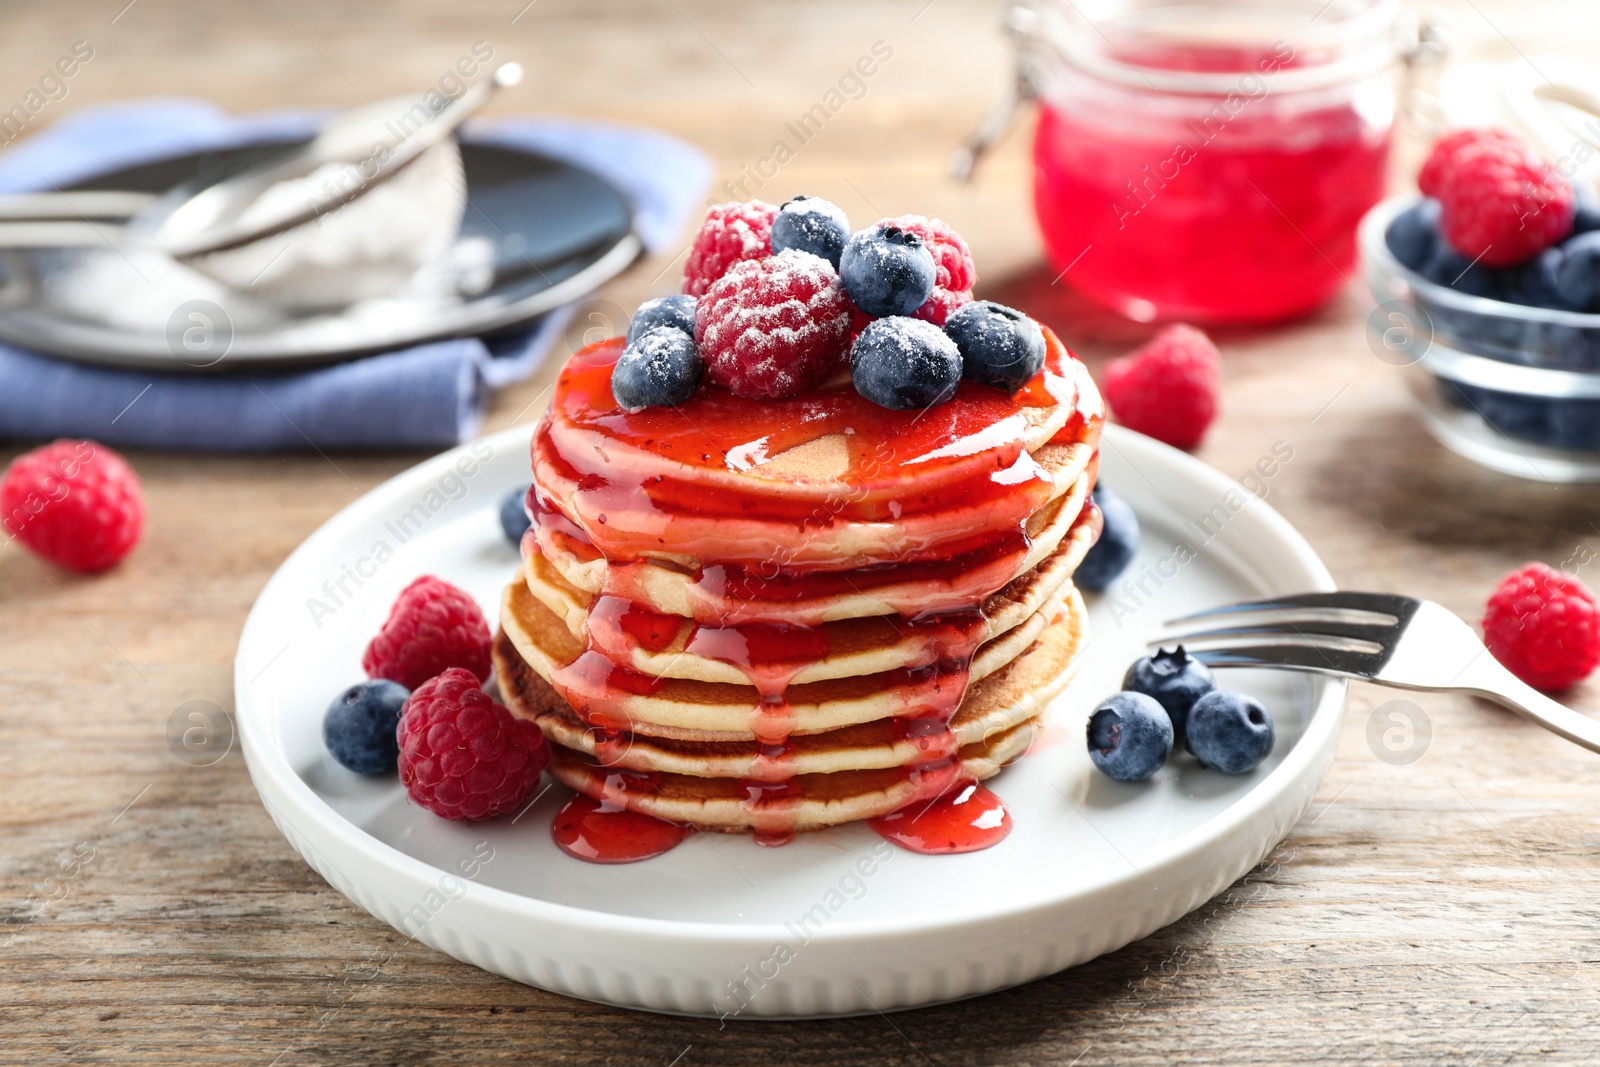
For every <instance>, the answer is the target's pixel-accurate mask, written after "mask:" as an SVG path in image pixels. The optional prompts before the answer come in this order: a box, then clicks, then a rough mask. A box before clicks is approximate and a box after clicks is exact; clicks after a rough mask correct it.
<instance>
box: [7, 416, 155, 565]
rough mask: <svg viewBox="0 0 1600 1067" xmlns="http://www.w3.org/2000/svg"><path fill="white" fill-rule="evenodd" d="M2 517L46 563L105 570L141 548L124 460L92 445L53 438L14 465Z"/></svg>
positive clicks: (138, 497) (132, 479)
mask: <svg viewBox="0 0 1600 1067" xmlns="http://www.w3.org/2000/svg"><path fill="white" fill-rule="evenodd" d="M0 516H3V517H4V522H5V528H6V530H7V531H9V532H10V533H11V535H12V536H13V537H15V538H16V539H17V540H19V541H21V542H22V543H23V544H25V545H27V546H28V547H29V548H31V549H33V550H34V551H35V552H37V553H38V554H39V555H41V556H43V557H44V558H45V559H47V560H49V561H50V562H52V563H55V564H58V565H60V566H62V567H66V568H68V569H69V570H75V571H82V572H84V573H86V574H89V573H93V572H95V571H103V570H105V569H106V568H107V567H110V566H111V565H113V564H114V563H116V562H117V561H118V560H120V559H122V557H123V556H126V555H127V554H128V553H129V552H131V551H133V546H134V545H136V544H138V543H139V535H140V534H141V533H142V532H143V531H144V497H143V494H142V493H141V492H140V489H139V477H138V475H136V474H134V473H133V468H132V467H129V466H128V464H127V461H125V460H124V459H123V458H122V457H121V456H119V455H117V454H116V453H115V452H113V451H111V449H109V448H107V447H106V446H105V445H100V444H96V443H94V442H93V441H57V442H55V443H54V444H49V445H45V446H44V447H43V448H40V449H36V450H34V451H32V452H28V453H26V454H24V455H21V456H18V457H17V458H16V459H14V460H12V462H11V466H9V467H7V468H6V473H5V477H4V479H3V480H0Z"/></svg>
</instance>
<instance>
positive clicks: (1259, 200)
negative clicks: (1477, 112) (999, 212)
mask: <svg viewBox="0 0 1600 1067" xmlns="http://www.w3.org/2000/svg"><path fill="white" fill-rule="evenodd" d="M1224 51H1227V52H1228V53H1229V54H1221V53H1222V52H1224ZM1238 51H1239V50H1221V49H1217V48H1209V49H1198V48H1172V49H1170V50H1169V51H1167V52H1165V53H1163V54H1151V53H1149V52H1147V53H1145V54H1141V55H1139V56H1138V58H1137V62H1138V63H1139V64H1140V66H1141V67H1145V68H1152V67H1154V68H1159V69H1161V70H1165V71H1176V70H1191V71H1192V70H1200V71H1210V72H1218V71H1221V72H1231V71H1234V70H1237V71H1240V72H1241V74H1240V78H1241V86H1242V89H1241V91H1240V92H1239V93H1231V94H1228V96H1227V97H1226V98H1223V97H1217V96H1210V95H1196V96H1193V97H1185V96H1183V95H1181V94H1178V93H1171V94H1155V93H1143V94H1141V93H1138V92H1129V91H1124V92H1120V93H1112V94H1110V95H1109V96H1105V95H1101V94H1097V93H1094V92H1089V91H1086V92H1085V93H1084V94H1083V95H1082V96H1080V97H1078V98H1076V99H1073V100H1071V101H1067V102H1063V103H1062V104H1061V106H1056V105H1054V104H1052V103H1051V102H1050V101H1049V100H1046V101H1044V102H1042V103H1041V106H1040V109H1039V122H1038V127H1037V131H1036V133H1035V139H1034V162H1035V169H1034V173H1035V184H1034V206H1035V209H1036V211H1037V213H1038V217H1039V227H1040V230H1041V231H1042V233H1043V236H1044V241H1045V246H1046V249H1047V250H1048V252H1049V256H1050V260H1051V262H1052V263H1053V264H1054V266H1055V270H1057V271H1064V272H1066V278H1065V281H1067V282H1068V283H1069V284H1071V285H1072V286H1073V287H1074V288H1076V289H1078V290H1080V291H1081V292H1083V293H1085V294H1086V295H1088V296H1089V297H1091V298H1093V299H1094V300H1095V301H1097V302H1099V303H1102V304H1105V305H1107V306H1109V307H1111V308H1114V309H1115V310H1117V311H1119V312H1121V313H1122V314H1124V315H1127V316H1128V317H1130V318H1134V319H1137V320H1140V321H1150V320H1153V319H1164V320H1171V319H1186V320H1190V321H1196V322H1212V323H1217V322H1240V323H1243V322H1268V321H1273V320H1278V319H1284V318H1288V317H1291V316H1294V315H1297V314H1300V313H1303V312H1306V311H1309V310H1310V309H1312V308H1314V307H1316V306H1318V305H1319V304H1321V303H1322V302H1324V301H1325V300H1327V299H1328V298H1329V297H1330V296H1332V295H1333V294H1334V293H1335V292H1336V291H1337V290H1338V289H1339V288H1340V286H1342V285H1343V284H1344V282H1345V281H1346V280H1347V279H1348V278H1349V277H1351V276H1352V275H1353V274H1354V264H1355V260H1356V246H1355V239H1356V238H1355V233H1356V224H1357V223H1358V222H1359V221H1360V219H1361V216H1362V215H1363V214H1364V213H1365V212H1366V211H1367V209H1368V208H1370V207H1371V206H1372V205H1373V204H1376V203H1377V202H1378V201H1379V200H1380V199H1381V198H1382V196H1383V188H1384V172H1385V166H1386V161H1387V158H1388V152H1389V142H1390V133H1391V129H1392V125H1393V123H1392V111H1393V99H1392V95H1385V94H1388V93H1390V90H1389V89H1388V88H1387V86H1386V85H1378V84H1372V85H1361V84H1358V85H1356V86H1353V87H1343V90H1342V91H1334V92H1321V91H1307V92H1298V93H1288V92H1279V91H1277V88H1276V86H1275V85H1274V81H1273V79H1274V78H1275V77H1277V78H1281V77H1283V76H1284V75H1285V74H1287V73H1288V72H1289V71H1290V70H1291V69H1294V68H1296V67H1297V65H1299V62H1300V60H1299V57H1294V56H1293V55H1292V53H1291V55H1290V56H1288V57H1284V56H1281V55H1278V54H1274V53H1272V52H1263V53H1261V54H1259V55H1242V54H1233V53H1236V52H1238ZM1202 53H1204V54H1202ZM1246 78H1249V80H1248V82H1246V81H1245V79H1246ZM1279 84H1282V83H1279ZM1336 88H1337V87H1336Z"/></svg>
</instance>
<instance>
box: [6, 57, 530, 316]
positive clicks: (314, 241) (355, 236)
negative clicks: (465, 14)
mask: <svg viewBox="0 0 1600 1067" xmlns="http://www.w3.org/2000/svg"><path fill="white" fill-rule="evenodd" d="M521 79H522V68H521V67H520V66H519V65H518V64H516V63H505V64H502V65H501V66H499V67H497V68H496V69H495V70H494V72H493V73H492V74H491V75H490V76H489V77H488V78H485V79H484V80H483V81H481V82H478V83H477V84H475V85H473V86H471V87H469V88H468V89H466V90H465V91H463V92H462V93H461V94H460V95H458V96H456V97H455V98H454V99H448V98H445V97H443V96H442V95H441V94H439V93H438V92H437V91H430V92H429V93H427V94H423V95H419V96H407V97H398V98H395V99H391V100H385V101H380V102H378V103H374V104H369V105H365V106H363V107H359V108H354V109H351V110H349V111H344V112H341V113H339V114H337V115H335V116H334V117H332V118H331V119H329V120H328V121H327V123H325V124H324V125H323V126H322V128H321V129H319V130H318V132H317V134H316V136H314V137H313V138H311V140H310V141H308V142H306V143H305V144H303V145H299V146H296V147H293V148H290V149H287V150H285V151H284V152H283V153H281V154H279V155H276V156H274V157H271V158H269V159H267V160H265V161H262V162H257V163H255V164H254V165H252V166H249V167H247V168H245V169H243V170H240V171H238V172H236V173H234V174H231V175H228V176H226V177H224V178H223V179H222V180H220V181H212V182H203V181H199V180H194V181H189V182H185V183H182V184H180V185H178V186H176V187H174V188H173V189H171V190H169V191H168V192H166V193H165V194H163V195H160V196H155V197H152V196H150V195H149V194H147V193H138V192H119V191H105V192H98V191H97V192H57V193H44V194H23V195H19V196H14V197H8V198H4V199H0V219H4V220H13V221H5V222H0V247H9V248H39V247H58V246H59V247H95V246H111V247H116V248H118V249H119V250H122V251H138V252H142V253H157V254H161V255H165V256H169V257H171V258H173V259H176V260H180V261H183V262H185V263H187V264H188V265H190V266H192V267H194V268H195V269H197V270H200V271H202V272H203V273H205V274H207V275H210V276H211V277H213V278H216V279H217V280H218V281H221V282H223V283H224V284H225V285H227V286H228V287H229V288H231V289H234V290H237V291H239V292H242V293H247V294H249V295H251V296H254V297H257V298H261V299H264V300H267V301H269V302H271V303H274V304H277V305H280V306H284V307H293V308H300V309H308V308H309V309H323V308H334V307H342V306H345V305H348V304H351V303H354V302H355V301H357V300H361V299H364V298H366V297H370V296H377V295H383V294H388V293H393V292H395V291H396V290H397V289H399V288H400V287H401V286H403V284H404V283H405V282H406V280H408V279H409V278H410V277H411V276H412V275H414V274H415V273H416V272H417V271H418V270H419V269H421V268H422V267H423V266H424V265H425V264H427V263H430V262H433V261H435V260H437V259H438V258H439V257H440V256H441V255H443V254H444V252H445V251H446V250H447V249H448V248H449V246H450V244H451V242H452V241H453V240H454V238H455V235H456V233H457V231H458V230H459V228H460V225H461V217H462V213H463V211H464V210H465V206H466V183H465V180H464V178H463V174H462V168H461V154H460V150H459V147H458V146H457V143H456V140H455V137H454V134H455V131H456V129H457V128H458V127H459V126H460V125H461V123H462V122H464V121H465V120H466V119H467V118H468V116H470V115H472V114H473V113H474V112H475V111H477V110H478V109H479V108H481V107H482V106H483V105H484V103H486V102H487V101H488V100H489V98H490V97H491V96H492V95H493V94H494V93H495V92H496V91H497V90H499V89H502V88H506V87H509V86H512V85H516V84H517V83H518V82H519V81H521ZM118 218H120V219H121V220H122V222H121V224H120V225H114V224H110V223H109V222H96V221H94V220H95V219H102V220H112V219H118Z"/></svg>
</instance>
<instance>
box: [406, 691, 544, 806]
mask: <svg viewBox="0 0 1600 1067" xmlns="http://www.w3.org/2000/svg"><path fill="white" fill-rule="evenodd" d="M396 734H397V736H398V738H399V740H400V782H401V784H403V785H404V786H405V787H406V793H407V794H408V795H410V797H411V799H412V800H414V801H416V802H417V803H418V804H421V805H422V806H423V807H425V808H427V809H428V810H429V811H431V812H433V813H434V814H435V815H437V816H439V817H440V818H444V819H454V820H458V821H459V820H463V819H492V818H494V817H495V816H497V815H504V814H506V813H507V812H511V811H515V810H517V808H519V807H521V806H522V804H523V802H524V801H526V800H527V799H528V797H529V795H530V794H532V792H533V790H534V787H535V786H537V785H538V784H539V776H540V775H541V774H543V773H544V769H545V768H546V767H548V766H549V765H550V745H549V743H548V742H546V741H545V739H544V734H543V733H542V732H540V730H539V727H538V726H536V725H534V724H533V723H532V722H530V721H528V720H526V719H519V718H517V717H516V716H514V715H512V714H511V712H510V711H508V710H507V709H506V707H505V706H504V705H503V704H499V703H496V702H495V701H494V699H493V698H491V697H490V696H489V694H487V693H485V692H484V691H483V690H482V689H481V688H479V686H478V679H476V678H474V677H473V676H472V674H471V673H470V672H468V671H464V670H461V669H460V668H457V667H452V668H450V669H449V670H447V671H445V672H444V673H443V674H440V675H439V676H438V677H437V678H430V679H429V680H428V681H426V682H423V683H422V685H420V686H418V687H417V689H416V691H415V692H413V693H412V694H411V698H410V699H409V700H407V701H406V704H405V708H404V709H403V710H402V711H401V713H400V726H399V728H398V730H397V731H396Z"/></svg>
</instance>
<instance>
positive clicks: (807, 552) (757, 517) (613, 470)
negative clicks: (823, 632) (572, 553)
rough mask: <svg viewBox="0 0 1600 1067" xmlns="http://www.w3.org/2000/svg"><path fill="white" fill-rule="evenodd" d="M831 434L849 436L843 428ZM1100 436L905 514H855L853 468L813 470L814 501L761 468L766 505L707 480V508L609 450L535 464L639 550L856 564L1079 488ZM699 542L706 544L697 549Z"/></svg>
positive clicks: (557, 493)
mask: <svg viewBox="0 0 1600 1067" xmlns="http://www.w3.org/2000/svg"><path fill="white" fill-rule="evenodd" d="M1060 415H1061V418H1062V420H1063V421H1064V420H1065V419H1066V418H1067V417H1068V416H1069V415H1070V411H1069V410H1061V411H1060ZM832 436H833V437H834V438H837V439H839V440H840V441H843V440H844V435H842V434H836V435H832ZM547 440H548V439H547V438H541V439H540V442H539V443H538V444H536V446H535V454H536V459H537V454H538V451H539V450H540V448H545V447H548V445H547V443H546V442H547ZM828 440H830V438H822V439H820V440H818V441H813V442H810V443H808V444H807V445H804V446H801V448H799V449H796V450H795V451H801V450H805V449H814V448H816V447H817V446H820V445H822V444H823V443H825V442H827V441H828ZM1095 446H1096V442H1095V440H1094V439H1093V437H1092V434H1091V433H1090V432H1089V431H1087V430H1086V431H1084V433H1083V435H1082V439H1081V440H1067V441H1063V442H1059V443H1056V442H1048V441H1047V443H1044V444H1042V445H1040V446H1039V447H1037V448H1036V449H1034V450H1031V451H1023V452H1021V453H1020V454H1019V455H1017V457H1016V458H1015V459H1014V460H1013V461H1012V462H1011V463H1010V464H1009V465H1007V466H1005V467H1003V468H1001V469H995V466H994V463H993V462H991V463H990V464H989V466H988V467H987V468H986V469H983V470H981V471H980V472H979V473H980V474H981V475H982V477H981V478H978V479H976V480H975V482H974V484H973V485H971V486H968V487H967V488H966V490H965V491H963V492H960V493H958V494H956V495H955V497H954V498H953V499H950V500H943V501H940V503H939V505H938V506H937V507H934V508H932V509H931V510H928V511H924V512H920V513H916V514H906V513H901V512H900V511H899V508H898V507H890V506H885V507H884V508H883V509H882V513H881V516H880V517H878V518H877V519H875V520H871V521H869V520H863V519H852V518H850V517H849V515H848V510H849V507H850V506H853V507H855V508H857V509H860V508H864V507H865V505H866V497H867V496H868V495H869V494H868V493H867V491H866V489H865V482H864V480H863V479H860V478H856V479H855V480H852V475H851V474H850V473H849V472H848V471H841V472H840V473H839V476H838V477H837V478H835V479H833V480H832V481H831V482H828V481H826V480H824V479H822V478H821V477H820V476H818V475H816V474H813V475H812V476H811V479H812V481H813V482H814V483H815V484H822V485H827V486H828V487H829V495H828V496H827V497H826V498H824V499H822V500H820V501H819V502H817V503H816V504H815V505H814V506H812V507H810V508H809V509H808V510H807V509H804V508H803V507H802V508H799V509H796V508H790V509H780V508H779V507H778V506H777V504H778V500H781V498H782V494H780V496H779V498H778V499H772V498H771V497H769V496H768V495H767V494H769V493H771V491H772V490H773V489H774V487H776V486H788V484H789V483H788V482H786V481H783V480H781V479H780V480H772V479H767V478H761V479H758V481H759V482H760V483H761V484H760V485H759V486H756V487H752V486H751V485H748V484H745V485H741V486H739V491H740V493H742V494H752V493H759V494H761V495H760V496H759V499H760V500H761V501H762V503H763V505H765V506H764V507H763V508H762V510H761V511H760V512H752V511H749V510H739V511H729V512H720V511H719V510H718V505H719V501H718V498H717V496H716V495H715V494H714V493H711V492H708V491H706V489H707V488H708V487H704V486H702V487H701V488H702V493H701V495H700V497H699V498H698V499H697V503H698V504H699V505H700V506H699V508H696V509H694V510H689V511H673V512H666V511H664V510H663V509H661V508H660V507H657V506H655V505H654V504H651V503H649V502H648V501H647V502H646V503H645V504H644V506H641V503H640V502H641V500H642V499H645V495H644V493H643V492H642V491H641V488H640V487H641V485H643V484H647V483H648V480H649V478H650V473H649V472H650V470H651V469H652V468H651V467H649V466H645V467H644V468H643V469H642V470H639V469H632V468H630V469H628V470H627V473H622V472H621V471H619V467H620V466H621V464H620V460H619V459H618V457H616V456H615V455H613V453H612V452H610V451H605V453H604V454H605V455H606V461H605V462H603V463H597V464H596V470H597V471H600V472H604V473H591V474H588V475H584V476H581V477H580V476H579V475H578V474H577V473H576V471H572V472H566V473H563V472H562V468H561V465H560V464H557V463H554V462H550V463H540V462H537V461H536V463H535V468H534V469H535V476H536V478H537V480H538V483H539V487H540V489H541V491H542V492H543V493H544V494H545V495H546V497H547V498H548V499H549V501H550V502H551V503H553V504H554V506H555V507H556V508H558V509H559V511H560V512H561V513H562V514H563V515H564V516H566V517H567V518H568V519H570V520H572V521H573V522H574V523H575V524H576V525H577V526H578V527H581V528H582V530H583V531H584V532H585V535H586V536H589V537H593V536H596V531H597V529H602V531H603V534H604V536H605V537H606V538H608V539H613V540H615V539H619V538H620V539H625V540H626V541H628V542H629V543H630V544H632V545H634V548H635V550H636V552H637V555H638V556H640V557H647V558H651V559H662V560H668V561H671V562H675V563H678V564H679V565H681V566H683V567H687V568H691V569H692V568H694V567H697V566H698V565H699V564H700V562H701V561H702V560H704V559H716V560H720V561H721V562H724V563H747V564H759V563H763V562H765V561H767V560H771V559H783V560H785V561H786V562H787V563H789V564H792V565H796V566H808V567H826V568H829V569H835V570H849V569H854V568H857V567H865V566H871V565H874V564H878V563H883V562H886V561H890V560H897V559H904V558H907V557H908V556H911V555H914V554H919V553H920V554H926V553H928V552H929V551H940V552H941V553H942V554H952V552H947V551H944V548H943V547H942V546H945V545H946V543H947V542H949V543H952V544H955V543H959V542H960V541H961V540H962V539H963V538H965V537H966V536H967V531H971V530H982V529H986V528H990V527H992V526H994V525H995V522H996V518H997V516H999V515H1002V514H1004V513H1006V512H1007V511H1008V509H1009V510H1012V511H1014V512H1015V514H1014V515H1013V516H1012V518H1013V519H1014V520H1021V519H1023V518H1025V517H1026V516H1027V515H1028V514H1029V513H1031V512H1033V511H1037V510H1038V509H1039V508H1040V507H1042V506H1043V505H1044V503H1045V502H1046V501H1050V500H1054V499H1057V498H1058V497H1060V496H1062V495H1064V494H1065V493H1067V492H1070V491H1071V488H1072V486H1073V483H1074V482H1076V481H1077V479H1078V477H1079V476H1080V475H1081V474H1082V473H1083V472H1084V470H1085V469H1086V468H1087V467H1088V465H1089V462H1090V460H1091V459H1092V458H1093V457H1094V455H1095ZM597 447H598V446H597ZM844 448H845V446H844V445H841V446H840V449H841V450H842V449H844ZM786 458H787V454H785V455H781V456H779V457H778V458H777V459H775V460H772V461H770V463H773V464H777V465H779V466H786V465H785V464H783V463H782V462H781V461H782V460H784V459H786ZM1001 462H1003V460H1002V461H1001ZM757 469H758V470H759V469H761V468H757ZM718 473H722V474H727V473H729V472H718ZM752 473H753V472H752ZM908 495H911V496H912V497H913V499H915V498H927V497H936V495H937V494H936V493H935V491H934V489H933V488H932V487H931V486H927V485H919V486H917V487H916V488H915V489H914V490H910V491H908ZM732 506H733V505H727V507H730V508H731V507H732ZM1016 509H1020V510H1016ZM730 523H735V524H737V525H736V529H737V535H736V536H734V537H730V536H729V534H730V526H729V524H730ZM797 535H799V536H797ZM669 537H670V543H668V541H667V538H669ZM546 547H549V545H548V544H547V545H546ZM696 547H699V548H700V551H698V552H696V551H693V549H695V548H696ZM630 558H631V557H630Z"/></svg>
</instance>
